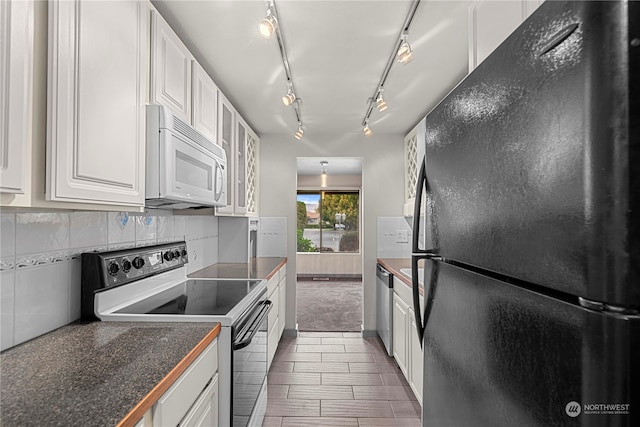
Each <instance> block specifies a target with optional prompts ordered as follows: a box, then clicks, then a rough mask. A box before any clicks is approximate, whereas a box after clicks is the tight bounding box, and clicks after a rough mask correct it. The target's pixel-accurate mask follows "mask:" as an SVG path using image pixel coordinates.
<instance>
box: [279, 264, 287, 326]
mask: <svg viewBox="0 0 640 427" xmlns="http://www.w3.org/2000/svg"><path fill="white" fill-rule="evenodd" d="M278 293H279V294H280V295H279V299H280V301H279V306H278V322H280V325H279V329H280V330H279V334H278V335H279V336H280V337H281V336H282V333H283V332H284V323H285V318H286V312H287V276H284V277H283V278H281V279H280V285H279V288H278Z"/></svg>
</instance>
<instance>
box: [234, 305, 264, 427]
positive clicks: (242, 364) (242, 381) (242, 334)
mask: <svg viewBox="0 0 640 427" xmlns="http://www.w3.org/2000/svg"><path fill="white" fill-rule="evenodd" d="M270 309H271V301H269V300H263V301H260V303H259V304H257V305H256V306H255V307H254V309H253V310H252V311H251V313H250V314H249V315H248V316H247V318H246V320H244V321H243V322H242V323H241V324H240V325H238V328H237V330H236V331H235V333H234V335H235V336H234V337H233V343H232V349H233V390H232V392H233V402H232V408H231V410H232V416H233V424H232V425H233V426H234V427H245V426H249V425H257V426H260V425H262V421H263V419H264V412H265V409H266V406H265V405H262V404H261V402H262V401H264V400H265V398H266V395H265V390H266V387H265V382H266V378H267V321H268V316H267V315H268V314H269V310H270Z"/></svg>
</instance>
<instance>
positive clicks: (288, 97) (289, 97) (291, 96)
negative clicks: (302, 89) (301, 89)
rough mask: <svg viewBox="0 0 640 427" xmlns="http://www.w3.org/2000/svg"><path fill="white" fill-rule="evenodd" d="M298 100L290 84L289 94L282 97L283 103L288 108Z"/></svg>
mask: <svg viewBox="0 0 640 427" xmlns="http://www.w3.org/2000/svg"><path fill="white" fill-rule="evenodd" d="M295 100H296V95H295V94H294V93H293V88H292V85H291V83H289V89H287V94H286V95H285V96H283V97H282V103H283V104H284V105H286V106H287V107H288V106H289V105H291V104H293V101H295Z"/></svg>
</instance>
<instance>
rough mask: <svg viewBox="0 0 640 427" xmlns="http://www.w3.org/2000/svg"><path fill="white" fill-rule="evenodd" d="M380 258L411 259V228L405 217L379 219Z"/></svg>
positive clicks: (378, 240)
mask: <svg viewBox="0 0 640 427" xmlns="http://www.w3.org/2000/svg"><path fill="white" fill-rule="evenodd" d="M377 231H378V233H377V234H378V235H377V242H378V258H410V257H411V227H410V226H409V223H408V222H407V220H406V219H405V218H404V217H401V216H399V217H378V224H377Z"/></svg>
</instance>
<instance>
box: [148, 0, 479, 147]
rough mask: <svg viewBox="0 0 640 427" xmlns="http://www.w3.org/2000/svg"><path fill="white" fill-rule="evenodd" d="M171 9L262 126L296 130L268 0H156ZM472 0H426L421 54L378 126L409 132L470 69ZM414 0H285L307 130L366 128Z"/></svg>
mask: <svg viewBox="0 0 640 427" xmlns="http://www.w3.org/2000/svg"><path fill="white" fill-rule="evenodd" d="M152 2H153V4H154V5H155V6H156V7H157V8H158V10H159V11H160V12H161V14H162V15H163V16H164V18H165V19H166V20H167V21H168V22H169V24H170V25H171V26H172V27H173V29H174V30H175V31H176V33H178V35H179V36H180V37H181V39H182V40H183V41H184V42H185V44H186V45H187V46H188V47H189V49H190V50H191V51H192V53H193V54H194V55H195V57H196V58H197V59H198V61H199V62H200V63H201V64H202V65H203V67H204V68H205V69H206V70H207V71H208V72H209V74H210V75H211V76H212V77H213V79H214V80H215V81H216V83H217V84H218V86H219V87H220V89H221V90H222V91H223V92H224V93H225V95H226V96H227V97H228V98H229V99H230V100H231V102H232V103H233V104H234V106H235V107H236V108H237V109H238V111H239V112H240V114H241V115H242V116H243V117H244V118H245V119H246V120H247V121H248V123H249V124H250V125H251V127H252V128H254V130H255V131H256V132H257V133H258V134H259V135H261V134H286V135H288V136H289V135H292V134H293V132H294V131H295V130H296V129H297V122H296V117H295V113H294V112H293V110H292V107H285V106H284V105H283V104H282V102H281V100H280V98H281V97H282V96H283V95H284V94H285V93H286V89H287V85H286V77H285V74H284V70H283V66H282V61H281V59H280V54H279V51H278V46H277V41H276V40H275V38H272V39H264V38H262V37H261V36H260V35H259V34H258V23H259V22H260V20H261V19H262V18H263V17H264V16H265V14H266V5H265V2H264V1H262V0H260V1H254V0H213V1H206V0H198V1H190V0H168V1H167V0H162V1H159V0H153V1H152ZM469 3H470V1H462V0H448V1H431V0H422V2H421V3H420V5H419V7H418V10H417V12H416V16H415V19H414V21H413V24H412V26H411V30H410V37H409V41H410V43H411V46H412V48H413V50H414V59H413V61H412V62H410V63H409V64H407V65H402V64H399V63H395V64H394V65H393V67H392V69H391V72H390V74H389V78H388V80H387V83H386V84H385V91H384V97H385V100H386V101H387V103H388V104H389V108H388V109H387V110H386V111H385V112H383V113H380V112H378V111H377V110H374V112H373V113H372V115H371V119H370V127H371V128H372V130H373V131H374V133H393V134H405V133H406V132H407V131H409V130H410V129H411V128H412V126H413V125H415V124H416V123H417V122H418V121H419V120H420V119H421V118H422V117H424V116H425V115H426V113H428V112H429V110H430V109H431V108H432V107H433V106H435V104H436V103H437V102H438V101H439V100H440V99H442V97H443V96H444V95H446V93H447V92H448V91H449V90H450V89H452V88H453V86H455V85H456V84H457V83H458V82H459V81H460V80H461V79H462V78H463V77H464V76H465V75H466V73H467V61H468V53H467V39H468V37H467V7H468V5H469ZM410 5H411V2H410V1H405V0H387V1H383V0H357V1H348V0H339V1H338V0H336V1H334V0H276V7H277V10H278V14H279V17H280V26H281V31H282V33H283V37H284V40H285V46H286V49H287V54H288V57H289V63H290V66H291V73H292V76H293V81H294V85H295V87H296V90H297V92H298V93H297V95H298V96H299V97H300V98H301V99H302V107H301V111H302V121H303V127H304V131H305V136H308V135H309V134H315V133H317V134H344V133H353V132H362V125H361V124H362V120H363V118H364V115H365V113H366V109H367V100H368V98H369V97H371V96H372V95H373V93H374V91H375V89H376V87H377V84H378V82H379V80H380V77H381V74H382V71H383V70H384V67H385V65H386V63H387V60H388V59H389V56H390V55H391V51H392V49H393V46H394V45H395V43H396V40H397V38H398V36H399V34H400V32H401V26H402V23H403V21H404V19H405V17H406V15H407V13H408V11H409V8H410Z"/></svg>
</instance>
